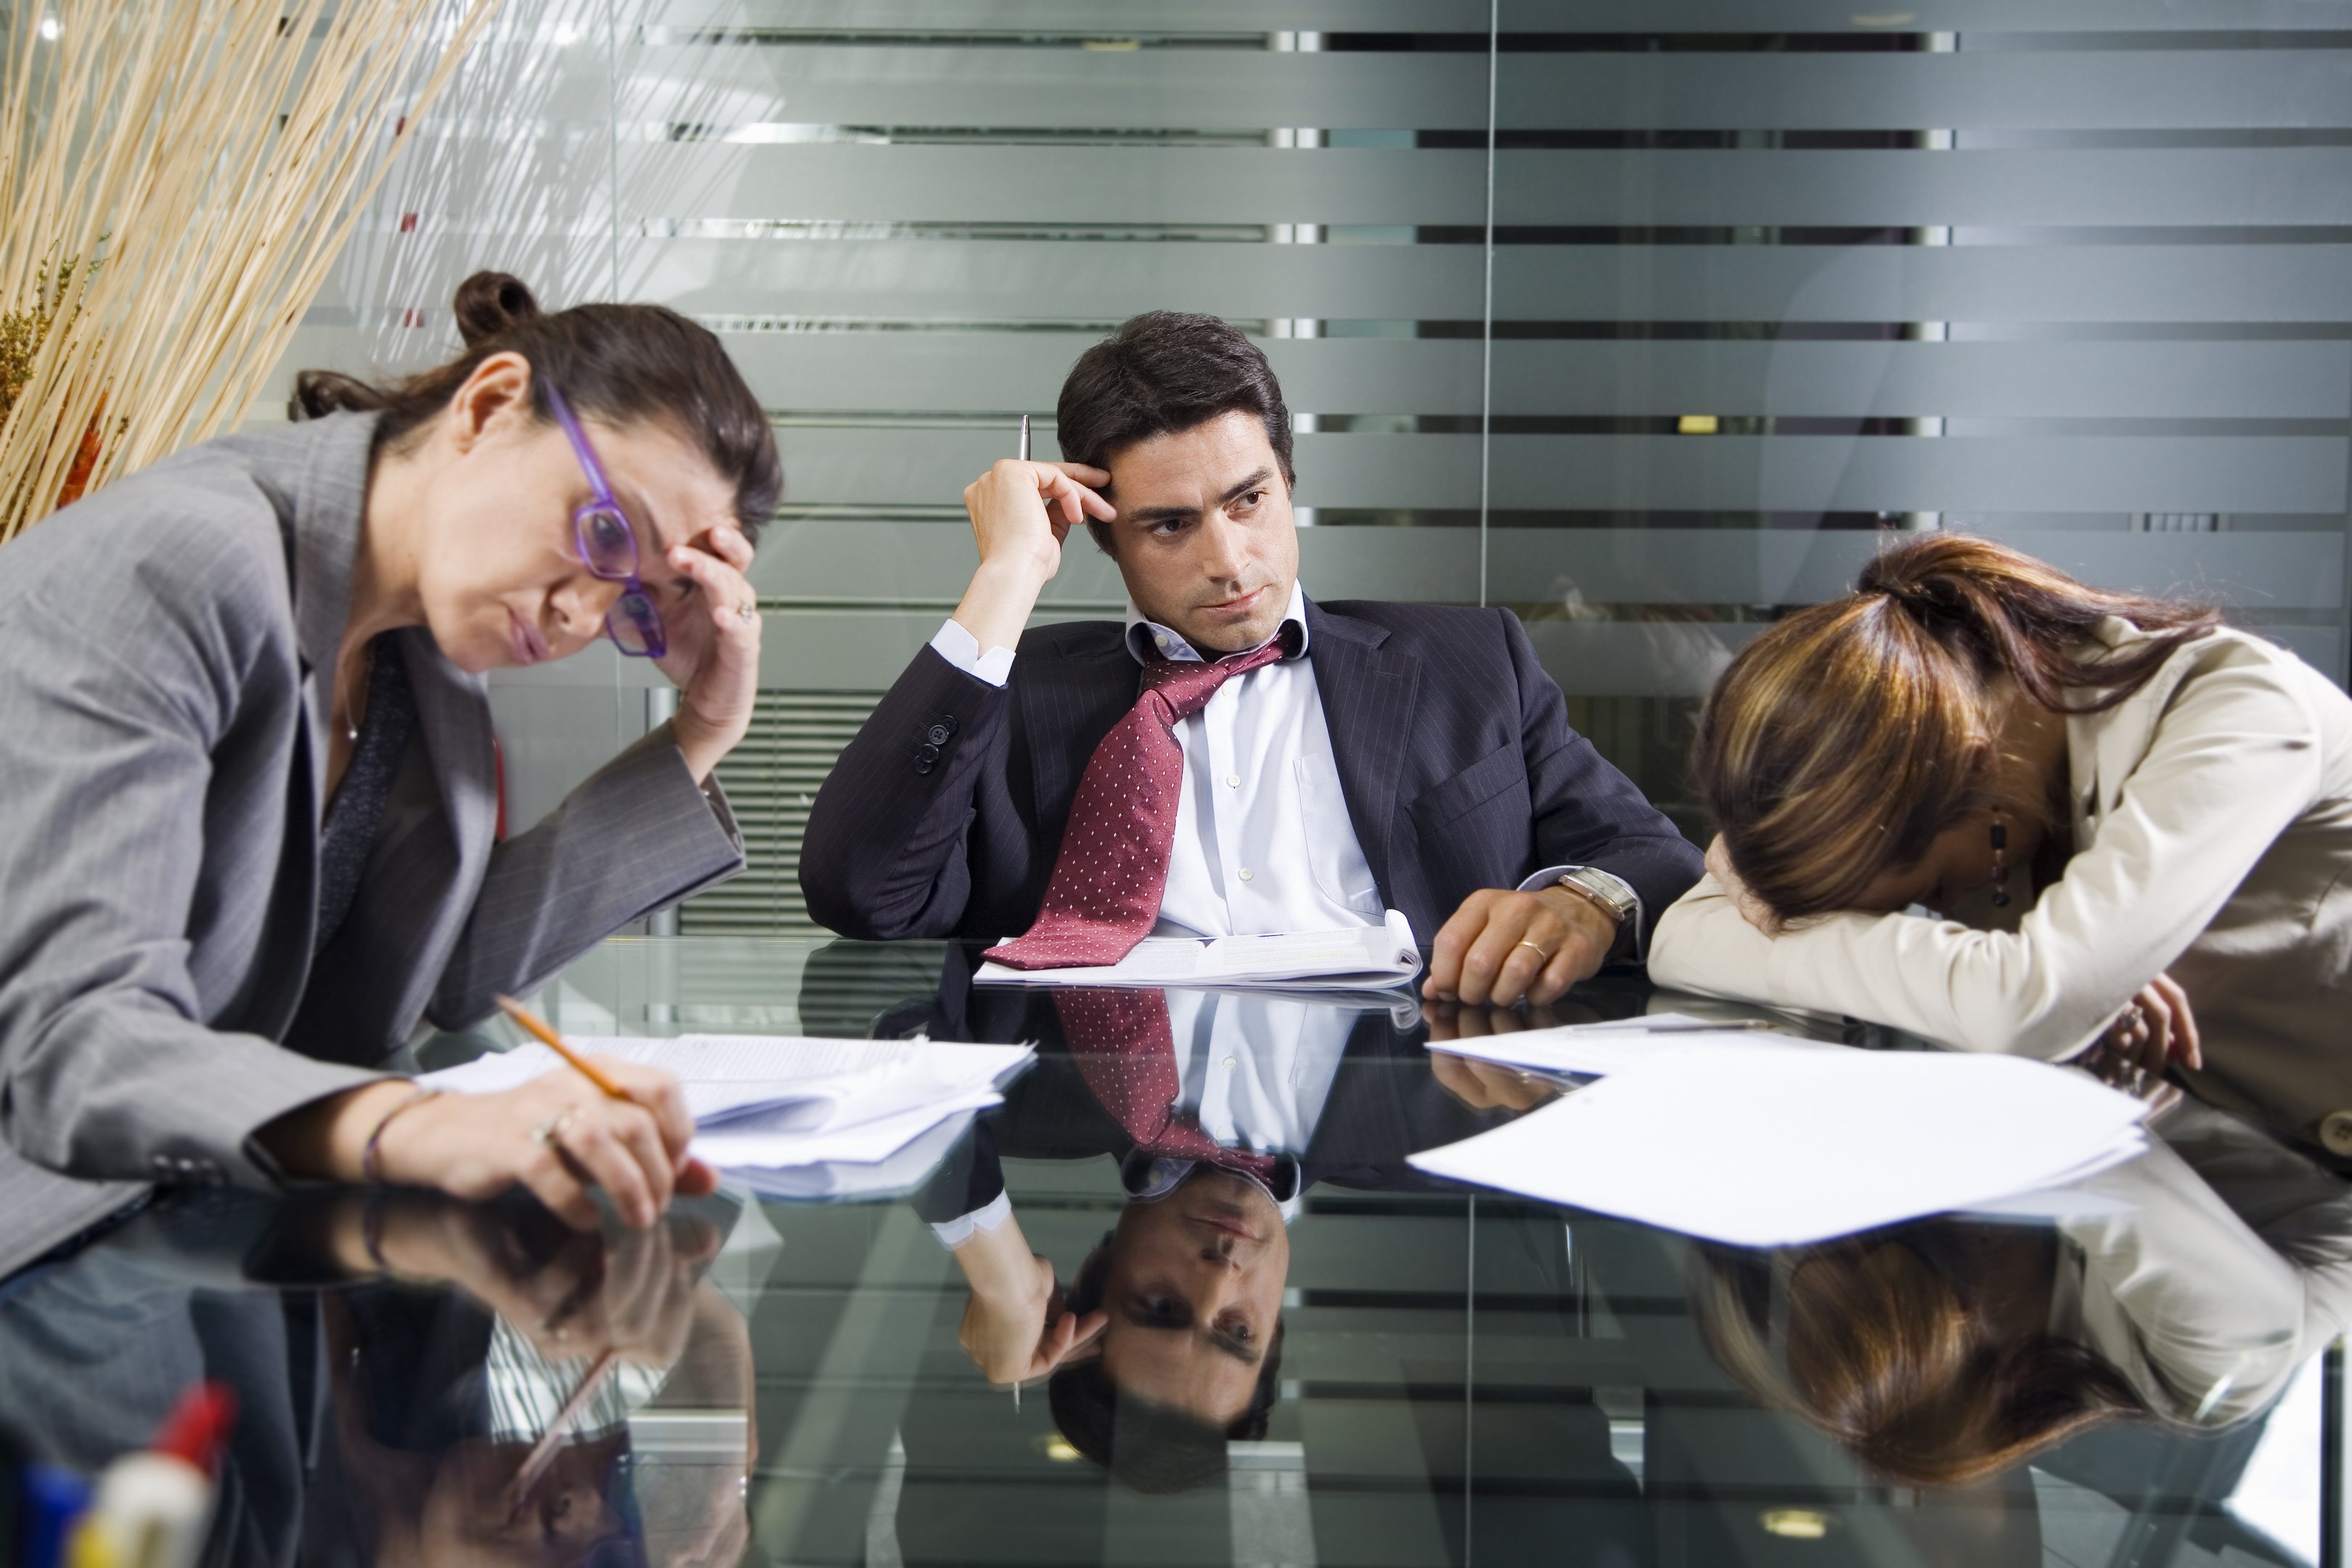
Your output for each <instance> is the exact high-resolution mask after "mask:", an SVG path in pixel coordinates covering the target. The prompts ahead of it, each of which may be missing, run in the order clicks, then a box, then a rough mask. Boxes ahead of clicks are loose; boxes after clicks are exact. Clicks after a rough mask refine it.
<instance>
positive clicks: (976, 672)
mask: <svg viewBox="0 0 2352 1568" xmlns="http://www.w3.org/2000/svg"><path fill="white" fill-rule="evenodd" d="M931 651H932V652H933V653H936V654H938V655H939V656H940V658H943V659H946V660H947V661H948V662H949V663H950V664H951V665H954V666H955V667H956V668H958V669H961V670H962V671H963V672H964V673H965V674H966V675H969V676H973V677H976V678H977V679H982V680H985V681H986V682H988V683H989V684H990V685H991V686H1002V685H1003V684H1004V683H1005V681H1006V680H1007V679H1010V678H1011V677H1012V674H1013V650H1012V649H1011V648H1009V647H992V648H990V649H989V650H988V651H987V652H986V653H982V652H981V651H980V639H979V638H978V637H974V636H972V635H971V633H970V632H968V631H966V630H964V629H963V627H962V626H961V625H959V624H958V623H957V621H956V618H955V617H954V616H949V617H948V620H947V624H946V625H945V626H941V627H940V629H939V632H938V635H936V636H934V637H932V638H931Z"/></svg>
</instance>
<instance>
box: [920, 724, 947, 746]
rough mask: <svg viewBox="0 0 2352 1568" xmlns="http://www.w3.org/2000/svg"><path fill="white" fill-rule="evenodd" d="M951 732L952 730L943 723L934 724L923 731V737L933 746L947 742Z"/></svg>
mask: <svg viewBox="0 0 2352 1568" xmlns="http://www.w3.org/2000/svg"><path fill="white" fill-rule="evenodd" d="M951 733H953V731H950V730H949V728H948V727H947V726H946V725H945V724H934V725H932V726H931V727H930V728H929V729H928V730H926V731H923V739H924V740H925V741H926V742H929V743H930V744H931V745H933V746H944V745H946V744H947V743H948V737H949V735H950V734H951Z"/></svg>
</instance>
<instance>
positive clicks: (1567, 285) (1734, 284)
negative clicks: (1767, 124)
mask: <svg viewBox="0 0 2352 1568" xmlns="http://www.w3.org/2000/svg"><path fill="white" fill-rule="evenodd" d="M1932 155H1933V154H1931V156H1932ZM1495 306H1496V309H1495V313H1496V318H1497V319H1498V320H1503V321H1518V320H1526V319H1529V318H1538V319H1541V318H1554V319H1566V320H1579V321H2344V320H2346V319H2347V317H2352V246H2341V245H2096V246H2081V247H2064V246H2055V245H1954V246H1933V247H1928V246H1894V245H1855V246H1819V245H1666V246H1642V245H1624V246H1617V245H1586V246H1550V245H1504V246H1498V247H1496V251H1495Z"/></svg>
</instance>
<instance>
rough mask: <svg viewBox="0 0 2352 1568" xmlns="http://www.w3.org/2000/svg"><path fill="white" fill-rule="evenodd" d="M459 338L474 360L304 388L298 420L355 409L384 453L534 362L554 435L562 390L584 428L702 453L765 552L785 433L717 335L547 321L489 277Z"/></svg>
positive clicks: (611, 311)
mask: <svg viewBox="0 0 2352 1568" xmlns="http://www.w3.org/2000/svg"><path fill="white" fill-rule="evenodd" d="M456 309H457V333H458V336H459V337H460V338H461V339H462V340H463V341H464V343H465V345H466V346H465V352H464V353H461V354H459V355H458V356H457V358H456V359H454V360H451V361H450V362H449V363H446V364H443V365H436V366H435V367H434V368H433V369H431V370H428V371H425V372H423V373H421V374H416V375H412V376H409V377H406V378H405V379H404V380H400V381H394V382H389V383H385V384H381V385H379V384H375V383H373V382H367V381H362V380H360V379H359V378H357V377H355V376H349V375H343V374H339V373H337V372H334V371H325V370H306V371H304V372H302V373H301V374H299V375H298V376H296V377H295V378H294V396H293V400H292V406H291V407H290V408H289V413H290V414H291V415H292V416H293V417H295V418H297V419H313V418H317V417H319V416H322V415H327V414H333V413H337V412H339V411H341V410H344V409H373V410H376V411H378V412H380V413H381V415H382V418H381V419H379V420H378V422H377V425H376V433H375V439H376V446H377V448H378V449H379V450H381V449H383V447H388V446H392V445H394V444H396V443H398V442H399V441H400V440H401V439H402V437H405V436H406V435H408V433H409V432H410V431H412V430H415V428H416V427H417V426H421V425H423V424H424V423H425V421H426V420H427V419H430V418H431V417H432V416H434V415H436V414H437V413H439V412H440V411H441V410H442V409H443V408H444V407H446V406H447V405H448V402H449V399H450V398H451V397H452V396H453V395H455V394H456V393H457V388H459V387H460V386H462V385H464V384H465V382H466V378H467V376H469V375H471V374H474V369H475V367H476V366H478V365H479V364H480V363H482V362H483V361H484V360H486V359H488V358H489V357H490V356H491V355H492V354H495V353H519V354H520V355H521V356H522V357H523V358H524V359H526V360H529V361H530V367H531V386H530V396H531V406H532V408H533V409H534V410H535V411H536V412H537V414H538V416H539V417H540V419H541V420H542V421H544V422H546V423H549V424H552V423H553V422H554V415H553V413H552V412H551V409H550V406H549V405H548V401H547V384H548V383H549V382H553V383H554V384H556V385H558V386H560V387H562V389H563V395H564V398H565V400H566V401H567V402H569V403H570V404H571V405H572V407H573V408H575V409H577V410H579V412H580V414H581V416H583V417H584V418H593V419H599V420H602V421H603V422H604V423H605V424H607V425H613V426H629V425H639V424H661V425H665V426H668V427H669V428H670V429H672V430H674V431H676V432H677V434H678V435H679V436H681V437H685V438H686V440H687V441H688V442H689V443H691V444H692V445H694V446H696V447H699V448H700V449H701V451H702V454H703V456H704V457H705V458H707V459H709V463H710V466H711V468H712V471H714V472H715V473H717V474H718V475H719V478H721V479H725V480H726V481H727V482H728V483H729V484H730V485H731V486H733V487H734V490H735V518H736V521H737V522H738V523H740V525H741V526H742V529H743V532H744V534H745V535H746V536H747V537H748V538H750V539H751V542H753V543H754V544H756V543H758V542H759V538H760V530H761V528H762V527H764V526H765V525H766V524H767V523H768V521H770V520H771V519H772V518H773V517H774V515H775V511H776V503H777V501H778V500H781V499H782V496H783V491H784V470H783V465H782V461H781V460H780V459H779V458H777V456H776V433H775V428H774V426H772V425H771V424H770V423H769V421H768V415H767V411H766V410H765V409H764V408H762V407H761V405H760V400H759V398H758V397H757V396H755V395H753V394H752V392H751V387H750V386H749V385H747V384H745V383H744V380H743V376H742V373H741V372H740V371H738V370H737V369H736V368H735V363H734V362H733V361H732V360H730V359H729V358H728V357H727V350H726V348H725V347H724V346H723V345H722V344H720V342H719V339H718V338H717V337H716V336H714V335H713V334H712V333H711V332H710V331H709V329H707V328H705V327H702V326H700V325H698V324H697V323H696V322H693V321H688V320H687V319H686V318H685V317H684V316H681V315H679V314H678V313H677V311H675V310H666V309H664V308H663V307H661V306H659V305H574V306H572V308H571V309H570V310H557V311H554V312H552V313H550V312H547V311H544V310H541V309H540V308H539V301H538V300H536V299H534V298H533V297H532V295H531V291H530V289H528V288H526V287H525V286H524V285H523V283H522V281H521V279H517V278H513V277H510V276H509V275H508V274H506V273H504V272H477V273H475V274H474V275H473V276H472V277H470V278H468V279H466V281H465V282H463V283H462V284H460V285H458V288H457V305H456Z"/></svg>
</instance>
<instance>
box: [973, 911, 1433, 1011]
mask: <svg viewBox="0 0 2352 1568" xmlns="http://www.w3.org/2000/svg"><path fill="white" fill-rule="evenodd" d="M1418 973H1421V950H1420V948H1419V947H1418V946H1416V945H1415V943H1414V942H1413V940H1412V925H1411V924H1410V923H1409V922H1408V921H1406V920H1405V918H1404V916H1403V915H1402V914H1400V913H1398V912H1397V911H1396V910H1389V911H1388V917H1387V920H1386V921H1385V923H1383V924H1381V925H1376V926H1357V927H1354V928H1352V929H1349V930H1347V931H1274V932H1268V933H1266V934H1265V935H1261V936H1219V937H1198V936H1150V937H1146V938H1144V939H1143V940H1142V941H1141V942H1138V943H1136V944H1135V949H1134V951H1133V952H1129V954H1128V955H1127V956H1126V957H1125V958H1122V959H1120V960H1119V961H1118V963H1104V964H1094V965H1089V966H1086V967H1081V968H1071V969H1013V968H1010V967H1008V966H1007V965H1004V964H1002V963H994V962H991V963H983V964H982V965H981V966H980V972H979V973H976V974H974V975H973V976H972V979H973V981H974V982H975V983H977V984H982V985H1147V986H1150V985H1278V986H1280V987H1281V988H1282V989H1283V990H1286V991H1377V990H1388V989H1392V988H1394V987H1396V986H1399V985H1404V984H1410V983H1411V982H1412V977H1413V976H1414V975H1416V974H1418Z"/></svg>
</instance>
